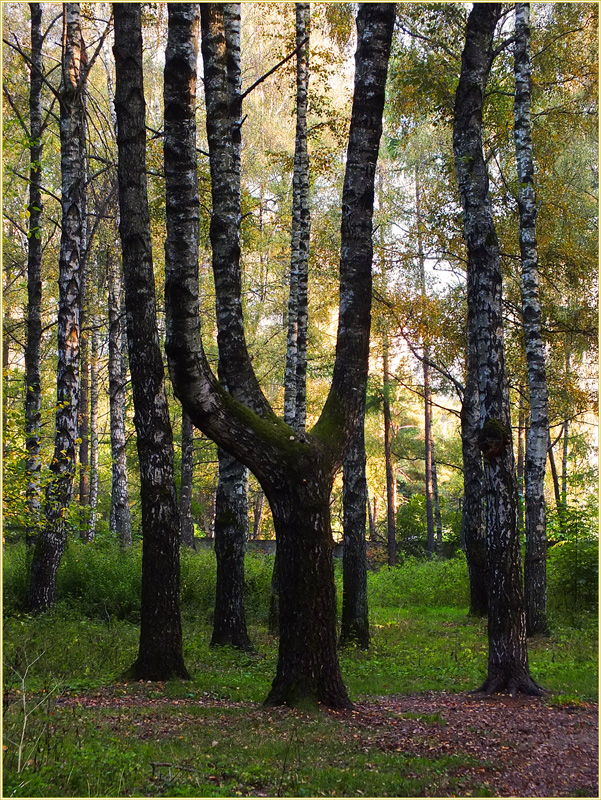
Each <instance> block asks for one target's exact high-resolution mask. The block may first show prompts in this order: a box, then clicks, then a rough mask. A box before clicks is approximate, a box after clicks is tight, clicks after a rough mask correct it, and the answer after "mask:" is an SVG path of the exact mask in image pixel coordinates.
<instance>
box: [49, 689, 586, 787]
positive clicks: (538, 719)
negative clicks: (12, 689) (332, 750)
mask: <svg viewBox="0 0 601 800" xmlns="http://www.w3.org/2000/svg"><path fill="white" fill-rule="evenodd" d="M156 690H157V684H154V685H150V684H133V683H129V684H122V685H119V686H112V687H104V688H102V689H101V690H99V691H96V692H95V693H93V694H85V693H84V694H78V695H77V696H70V695H63V696H62V697H61V698H60V699H59V700H58V702H57V706H58V708H60V707H61V706H62V707H64V708H65V709H67V708H69V709H71V708H73V709H76V708H77V709H79V711H80V713H81V712H84V713H85V711H87V712H88V713H89V712H92V713H93V710H96V711H98V712H99V714H100V716H101V717H102V721H103V726H104V725H109V726H110V727H112V728H113V731H114V732H116V731H117V730H118V729H119V728H120V727H121V721H122V720H123V719H124V715H125V716H129V715H130V714H132V712H133V714H135V717H136V719H137V720H140V721H141V724H140V723H138V724H136V732H135V735H136V736H137V737H141V738H147V739H157V738H160V737H165V736H166V737H170V736H173V735H174V734H175V732H176V729H177V733H178V735H179V738H182V739H183V738H184V736H185V735H186V730H185V728H186V719H189V720H190V721H192V720H194V721H195V722H198V721H199V720H200V719H201V718H202V716H203V712H204V713H207V714H215V713H221V712H224V713H225V716H222V717H220V719H221V720H222V722H221V726H222V735H223V736H227V733H228V729H230V730H231V736H232V739H234V738H235V733H234V730H233V728H234V727H235V726H236V720H237V719H240V718H245V720H246V721H249V720H250V721H252V724H253V727H254V726H256V725H260V724H263V723H264V722H265V718H266V717H267V716H269V721H270V723H271V722H274V721H275V722H276V723H277V722H278V721H280V722H284V721H288V722H290V718H291V717H296V721H294V720H293V721H294V722H295V724H297V723H298V727H297V728H295V730H296V731H297V733H296V736H297V740H300V739H301V738H302V728H303V721H304V720H309V719H310V717H307V716H306V715H305V714H297V712H295V711H291V710H289V709H265V708H263V707H262V706H260V705H259V704H256V703H243V702H232V701H228V700H223V699H218V698H212V697H211V696H210V695H206V696H204V697H200V698H199V697H198V696H197V697H194V698H180V699H174V698H172V697H166V696H165V695H161V693H160V692H157V691H156ZM170 706H171V709H170V708H169V707H170ZM203 707H204V708H203ZM58 708H57V710H58ZM84 710H85V711H84ZM192 710H193V711H194V717H187V716H186V715H187V714H188V713H189V712H190V711H192ZM170 711H173V712H174V713H173V715H172V714H170ZM157 712H158V713H157ZM320 716H321V715H320ZM326 716H327V717H329V719H330V721H331V722H332V723H335V734H336V736H337V738H338V737H339V738H340V740H341V741H342V742H344V743H345V744H346V745H347V746H348V748H349V750H353V751H355V752H358V753H363V754H364V761H363V762H362V763H363V769H364V770H365V772H366V774H365V783H364V791H361V790H359V789H357V791H356V795H361V794H365V795H367V796H370V791H369V789H370V786H371V780H370V775H369V771H370V770H372V769H373V770H377V763H372V761H375V762H377V760H378V759H377V758H374V754H375V753H379V754H381V755H384V754H388V755H389V756H394V755H395V754H396V755H398V756H399V757H400V756H401V754H402V758H403V759H404V763H408V762H407V759H409V762H410V760H411V758H413V757H415V769H416V772H415V774H414V775H413V776H412V775H411V773H410V772H409V773H407V774H406V777H407V778H411V777H415V778H419V777H421V778H422V779H423V775H421V776H420V775H419V774H418V773H419V771H420V769H421V767H423V765H424V764H425V763H427V762H428V761H429V760H432V763H434V762H438V763H441V762H440V760H441V759H443V760H445V759H446V760H447V763H448V765H449V768H448V769H446V770H445V771H444V773H443V774H441V773H436V775H435V779H433V782H432V784H431V785H430V786H428V785H425V786H424V784H423V783H422V789H421V792H420V794H422V796H438V797H448V796H454V797H461V796H464V797H468V796H478V795H479V796H493V797H598V743H599V736H598V706H597V704H593V703H574V704H567V705H566V704H563V705H558V704H555V703H554V701H549V700H547V701H545V700H544V699H540V698H531V697H524V696H517V697H510V696H506V695H499V696H493V697H483V696H481V695H475V694H468V693H462V694H450V693H449V694H447V693H445V692H426V693H424V694H419V695H396V696H387V697H377V698H369V699H366V700H362V701H360V702H357V703H356V705H355V708H354V710H352V711H343V712H334V711H327V712H326ZM131 719H132V717H130V720H131ZM337 723H342V724H337ZM145 725H146V728H145V727H144V726H145ZM255 730H257V728H256V727H255ZM288 730H290V729H288ZM130 731H131V727H130ZM298 731H301V733H299V732H298ZM190 733H192V731H190ZM331 733H334V731H333V730H332V731H331ZM182 734H184V735H183V736H182ZM289 735H290V734H289ZM186 738H187V737H186ZM220 738H221V737H220ZM213 744H216V742H213ZM347 752H348V750H347ZM447 757H448V758H447ZM290 764H291V765H292V756H291V758H290ZM420 765H421V767H420ZM155 766H156V768H157V770H158V771H159V777H160V768H162V769H163V772H165V769H166V768H169V767H173V766H177V765H174V764H170V763H167V764H158V765H154V766H153V774H154V769H155ZM257 766H258V765H257ZM184 769H185V767H184ZM351 769H352V767H351ZM211 777H213V776H211ZM215 780H217V778H216V779H215ZM219 785H220V784H219V783H217V784H216V787H215V788H216V791H215V796H217V795H219V794H222V791H220V790H219V789H218V786H219ZM359 785H361V784H359ZM158 788H159V787H158V786H157V789H158ZM223 788H225V787H223ZM242 788H243V787H242V786H240V789H242ZM307 788H309V787H307ZM272 792H273V788H272V789H271V792H270V791H269V789H268V787H267V786H265V787H261V785H260V782H255V785H254V786H253V787H252V788H251V787H250V786H245V787H244V788H243V791H237V792H236V794H238V795H240V794H244V795H247V796H249V795H254V796H269V795H270V794H271V793H272ZM280 792H281V785H280ZM157 794H160V792H157ZM203 794H204V792H203ZM278 794H279V796H290V794H287V793H279V792H278ZM303 794H304V792H303ZM328 794H337V792H335V791H332V792H328ZM209 796H210V795H209ZM372 796H374V795H372ZM401 796H402V795H401ZM405 796H406V795H405Z"/></svg>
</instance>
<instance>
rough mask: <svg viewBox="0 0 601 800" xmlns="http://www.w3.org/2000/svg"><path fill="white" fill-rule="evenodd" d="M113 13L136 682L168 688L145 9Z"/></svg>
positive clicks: (175, 527) (171, 567)
mask: <svg viewBox="0 0 601 800" xmlns="http://www.w3.org/2000/svg"><path fill="white" fill-rule="evenodd" d="M113 14H114V19H115V47H114V53H115V66H116V86H115V110H116V112H117V131H118V135H117V146H118V154H119V164H118V174H119V208H120V224H119V233H120V235H121V248H122V253H123V277H124V284H125V307H126V309H127V337H128V348H129V365H130V371H131V383H132V390H133V399H134V408H135V418H134V421H135V425H136V434H137V446H138V460H139V464H140V499H141V504H142V536H143V543H142V597H141V606H140V645H139V650H138V657H137V659H136V661H135V663H134V664H133V666H132V667H131V668H130V671H129V673H130V676H131V677H132V678H134V679H136V680H154V681H161V680H168V679H169V678H173V677H180V678H188V677H189V675H188V671H187V670H186V667H185V666H184V660H183V654H182V627H181V618H180V608H179V510H178V506H177V497H176V492H175V483H174V475H173V439H172V433H171V423H170V420H169V408H168V405H167V395H166V392H165V375H164V370H163V361H162V358H161V350H160V347H159V340H158V333H157V320H156V310H155V288H154V274H153V270H152V248H151V241H150V218H149V212H148V195H147V187H146V133H145V102H144V84H143V74H142V21H141V6H140V4H138V3H123V4H121V3H115V4H113ZM167 114H168V111H167V109H166V114H165V115H166V116H167ZM183 244H184V246H185V243H183Z"/></svg>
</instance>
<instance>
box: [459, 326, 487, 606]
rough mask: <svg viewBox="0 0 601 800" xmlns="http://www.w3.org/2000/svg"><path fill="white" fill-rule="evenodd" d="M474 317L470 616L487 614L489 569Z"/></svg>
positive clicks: (464, 523)
mask: <svg viewBox="0 0 601 800" xmlns="http://www.w3.org/2000/svg"><path fill="white" fill-rule="evenodd" d="M473 322H474V317H473V315H470V319H469V322H468V339H470V337H471V340H470V344H469V346H468V355H467V369H466V372H467V377H466V383H465V390H464V393H463V398H462V401H461V450H462V455H463V513H462V517H461V538H462V545H463V547H464V550H465V559H466V561H467V569H468V574H469V580H470V612H469V613H470V614H472V615H473V616H475V617H484V616H486V614H487V613H488V567H487V561H488V559H487V555H486V514H485V507H484V491H483V486H484V472H483V467H482V453H481V452H480V447H479V445H478V434H479V432H480V395H479V391H478V360H477V355H476V341H475V338H474V337H475V332H474V331H473Z"/></svg>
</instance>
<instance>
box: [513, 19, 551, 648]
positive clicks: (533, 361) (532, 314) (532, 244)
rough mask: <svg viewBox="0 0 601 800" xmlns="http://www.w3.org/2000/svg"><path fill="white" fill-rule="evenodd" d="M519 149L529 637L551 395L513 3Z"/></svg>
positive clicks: (540, 617)
mask: <svg viewBox="0 0 601 800" xmlns="http://www.w3.org/2000/svg"><path fill="white" fill-rule="evenodd" d="M515 35H516V42H515V45H514V54H515V56H514V64H515V105H514V117H515V126H514V134H515V154H516V163H517V172H518V186H519V191H518V206H519V211H520V252H521V256H522V318H523V325H524V341H525V345H526V363H527V367H528V388H529V390H530V425H529V427H528V438H527V440H526V464H525V471H524V478H525V485H524V495H525V517H526V558H525V561H524V584H525V589H526V632H527V634H528V636H533V635H535V634H537V633H542V634H546V633H548V631H549V626H548V623H547V523H546V509H545V466H546V464H547V450H548V449H549V399H548V393H547V375H546V369H545V347H544V343H543V338H542V326H541V308H540V299H539V292H538V250H537V242H536V213H537V208H536V194H535V191H534V160H533V156H532V138H531V133H530V129H531V125H530V95H531V83H532V79H531V71H532V68H531V62H530V4H529V3H516V6H515Z"/></svg>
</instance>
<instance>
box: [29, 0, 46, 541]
mask: <svg viewBox="0 0 601 800" xmlns="http://www.w3.org/2000/svg"><path fill="white" fill-rule="evenodd" d="M29 7H30V9H31V78H30V85H29V204H28V207H27V210H28V212H29V231H28V242H27V340H26V343H25V447H26V448H27V458H26V463H25V470H26V473H27V490H26V491H27V507H28V512H29V520H28V525H27V541H28V542H32V541H33V538H34V536H35V535H36V533H37V532H38V525H39V522H40V512H41V488H40V470H41V466H42V465H41V460H40V429H41V417H40V408H41V383H40V344H41V340H42V209H43V206H42V185H41V184H42V152H43V145H42V133H43V130H42V84H43V69H44V65H43V59H42V43H43V33H42V5H41V3H30V4H29Z"/></svg>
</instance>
